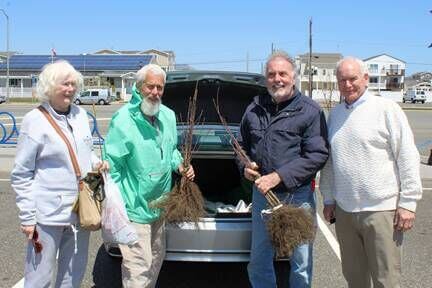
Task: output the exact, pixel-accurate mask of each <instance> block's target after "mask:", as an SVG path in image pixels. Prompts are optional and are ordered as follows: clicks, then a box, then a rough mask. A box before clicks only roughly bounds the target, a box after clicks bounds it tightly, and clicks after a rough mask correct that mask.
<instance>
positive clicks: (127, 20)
mask: <svg viewBox="0 0 432 288" xmlns="http://www.w3.org/2000/svg"><path fill="white" fill-rule="evenodd" d="M0 8H2V9H4V10H5V11H6V12H7V13H8V15H9V18H10V49H11V50H14V51H19V52H22V53H25V54H49V53H50V51H51V48H52V47H54V48H55V49H56V51H57V54H59V55H61V54H80V53H92V52H94V51H97V50H100V49H104V48H110V49H116V50H147V49H151V48H155V49H161V50H173V51H174V52H175V54H176V61H177V63H182V64H190V65H192V66H193V67H194V68H197V69H216V70H239V71H246V67H247V65H246V59H247V55H249V66H248V67H249V71H252V72H260V71H261V65H262V63H263V62H265V58H266V57H267V56H268V54H269V52H270V49H271V45H272V43H273V44H274V47H275V48H279V49H284V50H286V51H287V52H288V53H290V54H291V55H298V54H302V53H306V52H307V51H308V21H309V18H310V17H312V20H313V39H314V43H313V51H314V52H322V53H324V52H329V53H330V52H339V53H342V54H343V55H345V56H347V55H353V56H357V57H360V58H367V57H370V56H374V55H378V54H381V53H387V54H389V55H392V56H394V57H396V58H399V59H401V60H404V61H405V62H407V73H408V74H411V73H413V72H418V71H432V48H427V46H428V45H429V44H430V43H432V29H431V28H432V13H430V12H429V11H430V10H432V1H430V0H428V1H426V0H415V1H399V0H394V1H386V0H383V1H379V0H375V1H369V0H364V1H339V0H335V1H318V0H317V1H276V0H262V1H255V0H249V1H242V0H237V1H235V0H218V1H206V0H201V1H198V0H190V1H188V0H183V1H174V0H172V1H169V0H168V1H129V0H123V1H96V0H94V1H90V0H87V1H85V0H74V1H62V0H57V1H42V0H39V1H35V0H13V1H12V0H0ZM5 23H6V21H5V17H3V16H2V15H0V50H6V45H5V42H6V41H5V38H6V37H5V30H6V29H5Z"/></svg>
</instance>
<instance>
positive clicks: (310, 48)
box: [309, 18, 312, 98]
mask: <svg viewBox="0 0 432 288" xmlns="http://www.w3.org/2000/svg"><path fill="white" fill-rule="evenodd" d="M309 97H310V98H312V18H310V19H309Z"/></svg>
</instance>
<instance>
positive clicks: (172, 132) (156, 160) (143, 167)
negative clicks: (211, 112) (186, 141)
mask: <svg viewBox="0 0 432 288" xmlns="http://www.w3.org/2000/svg"><path fill="white" fill-rule="evenodd" d="M141 101H142V98H141V95H140V94H138V92H137V89H136V87H135V85H134V87H133V88H132V99H131V100H130V102H129V103H128V104H126V105H124V106H123V107H122V108H121V109H119V110H118V111H117V112H116V113H115V114H114V116H113V117H112V119H111V123H110V127H109V131H108V135H107V137H106V139H105V158H106V159H107V160H108V161H109V163H110V173H111V176H112V178H113V180H114V181H115V182H116V183H117V184H118V185H119V188H120V192H121V194H122V196H123V200H124V202H125V205H126V211H127V214H128V217H129V220H131V221H133V222H136V223H143V224H146V223H151V222H153V221H156V220H158V219H159V216H160V210H159V209H156V208H151V207H149V204H150V203H152V202H153V201H155V200H157V199H159V198H160V197H161V196H162V195H163V194H164V193H167V192H169V191H170V190H171V173H172V171H177V169H178V166H179V165H180V163H181V162H182V161H183V159H182V156H181V154H180V152H179V151H178V150H177V129H176V118H175V114H174V111H172V110H171V109H169V108H168V107H166V106H164V105H162V104H161V106H160V110H159V112H158V114H157V115H156V118H157V120H156V121H158V126H159V129H156V128H155V127H154V126H152V125H151V123H150V122H149V120H148V118H146V117H145V116H144V114H143V113H142V112H141V109H140V105H141ZM158 130H159V131H158ZM150 206H151V205H150Z"/></svg>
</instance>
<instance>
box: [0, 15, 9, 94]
mask: <svg viewBox="0 0 432 288" xmlns="http://www.w3.org/2000/svg"><path fill="white" fill-rule="evenodd" d="M0 11H1V12H2V13H3V15H4V16H5V17H6V54H7V55H6V99H7V101H9V96H10V95H9V58H10V52H9V16H8V15H7V14H6V11H5V10H3V9H0Z"/></svg>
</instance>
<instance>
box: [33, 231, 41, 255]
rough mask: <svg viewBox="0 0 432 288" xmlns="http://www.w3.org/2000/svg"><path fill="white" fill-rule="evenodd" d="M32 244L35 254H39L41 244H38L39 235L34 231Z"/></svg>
mask: <svg viewBox="0 0 432 288" xmlns="http://www.w3.org/2000/svg"><path fill="white" fill-rule="evenodd" d="M32 242H33V247H34V249H35V252H36V254H39V253H41V252H42V243H41V242H39V233H38V232H37V231H36V230H34V232H33V238H32Z"/></svg>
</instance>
